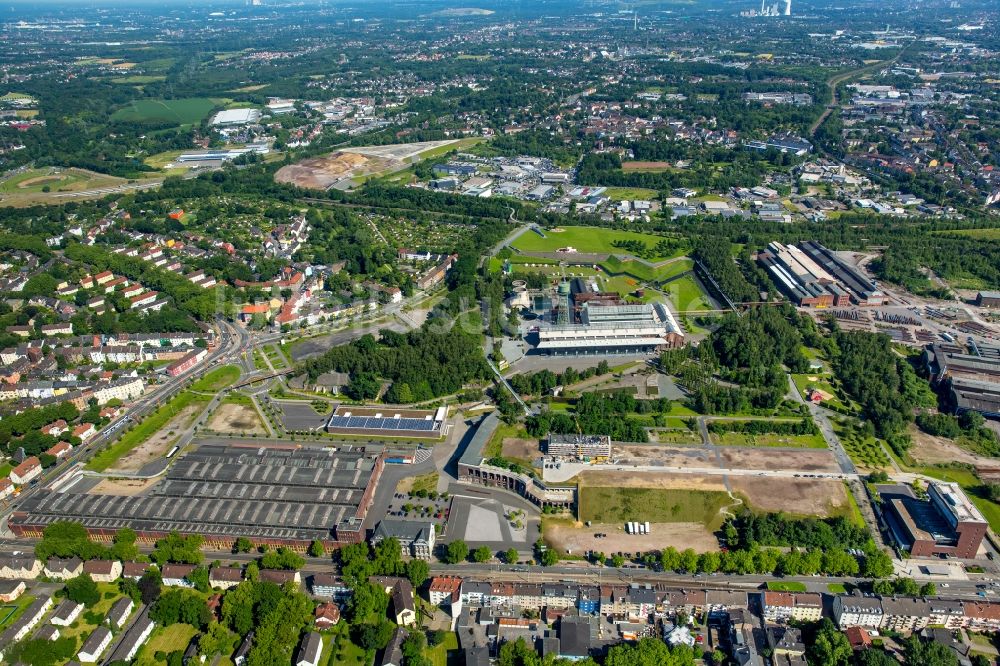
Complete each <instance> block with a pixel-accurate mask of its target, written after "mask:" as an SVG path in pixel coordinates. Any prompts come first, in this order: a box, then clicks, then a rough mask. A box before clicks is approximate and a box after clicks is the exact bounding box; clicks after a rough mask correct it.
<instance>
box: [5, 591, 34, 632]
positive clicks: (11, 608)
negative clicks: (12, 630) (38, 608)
mask: <svg viewBox="0 0 1000 666" xmlns="http://www.w3.org/2000/svg"><path fill="white" fill-rule="evenodd" d="M34 600H35V597H34V596H32V595H30V594H22V595H21V596H20V598H18V599H17V601H14V602H12V603H9V604H4V605H3V607H2V609H0V620H2V622H0V627H6V626H8V625H10V624H11V623H13V622H14V620H16V619H17V618H19V617H21V613H23V612H24V609H25V608H27V607H28V606H30V605H31V602H32V601H34Z"/></svg>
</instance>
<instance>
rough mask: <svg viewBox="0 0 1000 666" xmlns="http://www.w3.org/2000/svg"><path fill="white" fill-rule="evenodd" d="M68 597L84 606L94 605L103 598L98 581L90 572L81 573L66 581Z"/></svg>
mask: <svg viewBox="0 0 1000 666" xmlns="http://www.w3.org/2000/svg"><path fill="white" fill-rule="evenodd" d="M65 589H66V598H67V599H69V600H70V601H75V602H76V603H78V604H83V605H84V606H93V605H94V604H96V603H97V602H98V601H100V600H101V593H100V591H99V590H98V589H97V583H95V582H94V579H93V578H91V577H90V576H89V575H88V574H81V575H79V576H77V577H76V578H70V579H69V580H68V581H66V588H65Z"/></svg>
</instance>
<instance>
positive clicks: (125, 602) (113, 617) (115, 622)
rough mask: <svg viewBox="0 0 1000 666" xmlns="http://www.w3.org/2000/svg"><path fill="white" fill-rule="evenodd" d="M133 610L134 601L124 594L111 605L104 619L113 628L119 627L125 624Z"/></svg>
mask: <svg viewBox="0 0 1000 666" xmlns="http://www.w3.org/2000/svg"><path fill="white" fill-rule="evenodd" d="M133 610H135V602H134V601H132V597H129V596H124V597H122V598H121V599H119V600H118V601H116V602H115V603H114V604H112V605H111V608H110V609H109V610H108V614H107V615H106V616H105V618H104V620H105V621H106V622H107V623H108V625H109V626H111V627H112V628H113V629H121V628H122V627H124V626H125V623H126V622H127V621H128V617H129V615H131V614H132V611H133Z"/></svg>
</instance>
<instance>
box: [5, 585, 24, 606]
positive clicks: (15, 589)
mask: <svg viewBox="0 0 1000 666" xmlns="http://www.w3.org/2000/svg"><path fill="white" fill-rule="evenodd" d="M26 589H27V587H26V586H25V584H24V581H23V580H4V581H0V601H2V602H4V603H10V602H11V601H14V600H15V599H17V598H18V597H20V596H21V595H22V594H24V591H25V590H26Z"/></svg>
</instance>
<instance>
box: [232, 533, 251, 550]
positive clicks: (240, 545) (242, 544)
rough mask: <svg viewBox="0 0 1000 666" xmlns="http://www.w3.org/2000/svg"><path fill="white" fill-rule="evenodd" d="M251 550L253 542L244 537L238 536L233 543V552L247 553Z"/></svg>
mask: <svg viewBox="0 0 1000 666" xmlns="http://www.w3.org/2000/svg"><path fill="white" fill-rule="evenodd" d="M251 550H253V544H252V543H251V542H250V539H248V538H246V537H240V538H239V539H237V540H236V543H234V544H233V552H234V553H249V552H250V551H251Z"/></svg>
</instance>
